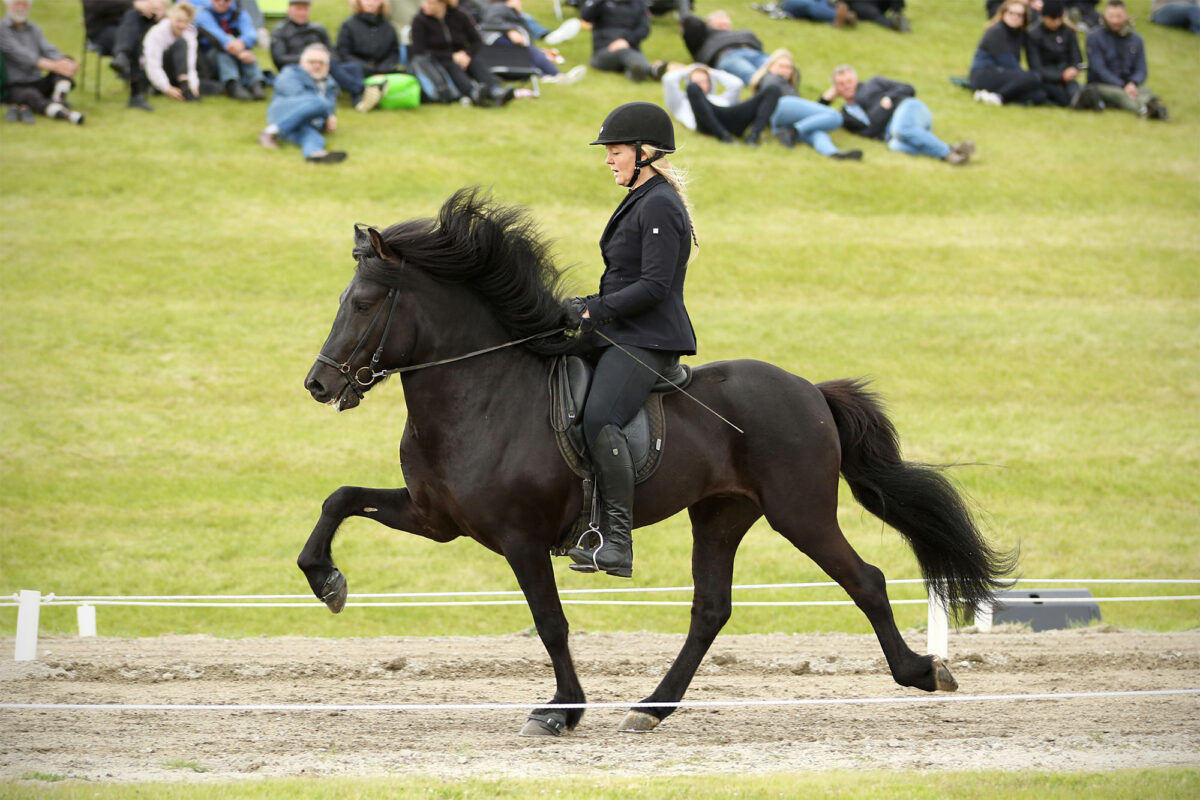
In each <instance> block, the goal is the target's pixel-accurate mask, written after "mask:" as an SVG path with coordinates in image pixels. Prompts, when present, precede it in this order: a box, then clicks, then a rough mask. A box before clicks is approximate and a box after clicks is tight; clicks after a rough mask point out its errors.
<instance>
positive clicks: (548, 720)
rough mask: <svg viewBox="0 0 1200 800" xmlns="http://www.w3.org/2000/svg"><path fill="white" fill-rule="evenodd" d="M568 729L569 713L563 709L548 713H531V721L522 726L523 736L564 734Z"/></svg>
mask: <svg viewBox="0 0 1200 800" xmlns="http://www.w3.org/2000/svg"><path fill="white" fill-rule="evenodd" d="M566 729H567V715H566V713H564V712H562V711H551V712H549V713H548V714H536V713H535V714H530V715H529V721H528V722H526V723H525V727H524V728H521V735H522V736H562V735H563V731H565V730H566Z"/></svg>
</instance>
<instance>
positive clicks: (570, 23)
mask: <svg viewBox="0 0 1200 800" xmlns="http://www.w3.org/2000/svg"><path fill="white" fill-rule="evenodd" d="M581 28H583V23H582V22H580V21H579V19H577V18H574V17H573V18H571V19H569V20H567V21H566V22H564V23H563V24H562V25H559V26H558V27H557V28H555V29H554V30H552V31H550V32H549V33H547V34H546V35H545V36H544V37H543V38H542V41H544V42H545V43H546V44H548V45H557V44H562V43H563V42H565V41H567V40H568V39H573V38H575V35H576V34H578V33H579V31H580V29H581Z"/></svg>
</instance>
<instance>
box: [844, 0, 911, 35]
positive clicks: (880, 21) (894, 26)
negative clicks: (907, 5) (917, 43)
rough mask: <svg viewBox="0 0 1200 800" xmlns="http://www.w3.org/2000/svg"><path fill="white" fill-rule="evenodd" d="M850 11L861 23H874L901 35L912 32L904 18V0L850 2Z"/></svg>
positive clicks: (851, 0) (860, 0) (854, 0)
mask: <svg viewBox="0 0 1200 800" xmlns="http://www.w3.org/2000/svg"><path fill="white" fill-rule="evenodd" d="M850 10H851V11H853V12H854V14H855V16H856V17H858V20H859V21H860V22H874V23H875V24H876V25H882V26H883V27H885V28H888V29H890V30H893V31H900V32H901V33H908V32H909V31H911V30H912V26H911V25H910V24H909V22H908V17H906V16H904V0H850Z"/></svg>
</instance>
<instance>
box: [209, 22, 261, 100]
mask: <svg viewBox="0 0 1200 800" xmlns="http://www.w3.org/2000/svg"><path fill="white" fill-rule="evenodd" d="M196 5H197V11H196V29H197V30H198V31H199V32H200V35H201V40H200V51H201V54H202V55H203V56H204V58H205V59H206V60H207V62H208V66H209V67H210V68H211V70H212V72H214V73H215V74H216V76H217V80H219V81H220V82H221V86H223V87H224V88H225V94H227V95H229V96H230V97H232V98H233V99H234V100H265V99H267V94H266V90H265V89H264V85H263V74H262V68H261V67H259V65H258V58H256V57H255V55H254V45H255V44H256V43H257V42H258V29H257V28H255V27H254V20H253V19H252V18H251V16H250V15H249V14H248V13H246V12H245V11H243V10H242V9H241V8H239V7H238V5H237V3H235V2H233V0H196Z"/></svg>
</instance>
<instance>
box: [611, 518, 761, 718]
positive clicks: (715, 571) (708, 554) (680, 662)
mask: <svg viewBox="0 0 1200 800" xmlns="http://www.w3.org/2000/svg"><path fill="white" fill-rule="evenodd" d="M688 514H689V515H690V516H691V519H692V583H693V584H694V586H695V591H694V594H693V595H692V621H691V625H690V627H689V628H688V635H687V640H686V641H684V643H683V649H682V650H680V651H679V655H677V656H676V657H675V661H674V662H673V663H672V664H671V668H670V669H669V670H667V674H666V676H664V677H663V679H662V681H661V682H660V683H659V684H658V687H657V688H656V689H655V690H654V693H653V694H651V695H650V696H649V697H647V698H646V699H645V700H643V701H642V703H670V704H671V705H664V706H660V707H657V708H655V707H646V706H644V705H643V706H641V707H639V708H637V709H633V710H631V711H630V712H629V713H628V714H627V715H626V716H625V719H624V720H623V721H622V722H621V726H620V730H622V731H625V732H630V733H632V732H642V731H649V730H652V729H653V728H655V727H656V726H657V725H658V723H660V722H662V721H663V720H664V719H666V718H667V716H668V715H669V714H671V713H672V712H673V711H675V708H676V706H675V705H674V703H678V702H679V701H680V700H682V699H683V695H684V692H686V691H687V688H688V686H689V685H690V684H691V682H692V678H693V677H695V675H696V670H697V669H698V668H699V667H700V662H701V661H703V660H704V655H705V654H706V653H707V652H708V648H709V647H710V646H712V643H713V639H715V638H716V637H717V634H718V633H719V632H720V630H721V628H722V627H724V625H725V623H726V622H727V621H728V620H729V615H730V613H731V612H732V609H733V601H732V596H731V590H732V585H733V557H734V555H735V554H736V553H737V549H738V545H739V544H741V541H742V537H743V536H745V535H746V531H747V530H749V529H750V526H751V525H753V524H754V521H755V520H757V519H758V518H759V517H760V516H762V512H761V511H760V510H759V508H758V506H757V505H755V504H754V503H753V502H751V501H750V500H747V499H746V498H743V497H712V498H708V499H706V500H702V501H701V502H699V503H697V504H695V505H693V506H692V507H690V508H689V509H688Z"/></svg>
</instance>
